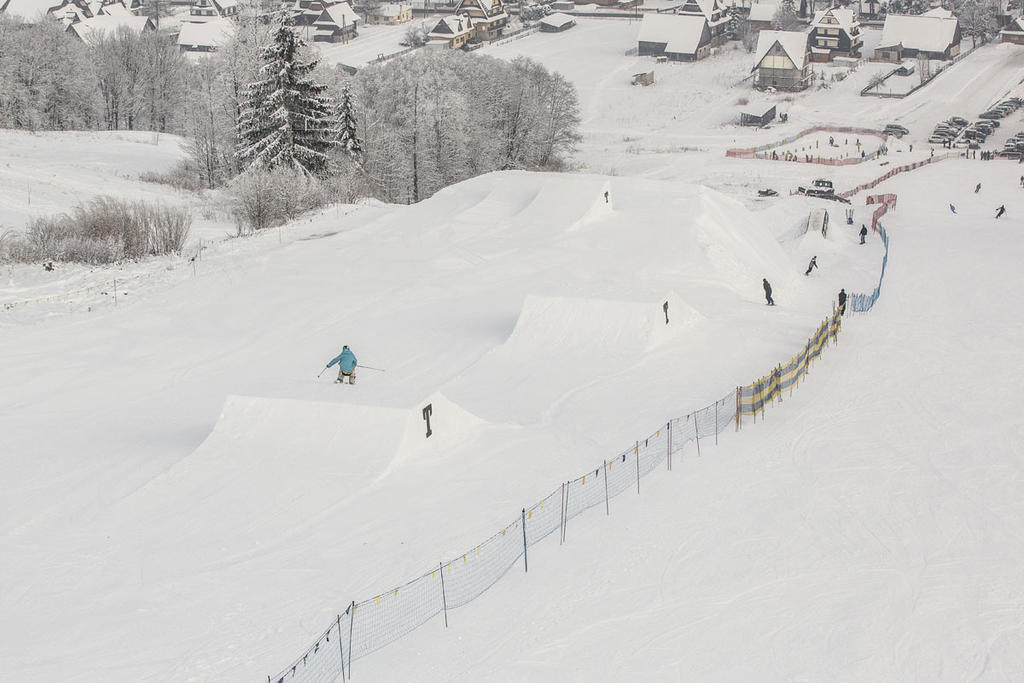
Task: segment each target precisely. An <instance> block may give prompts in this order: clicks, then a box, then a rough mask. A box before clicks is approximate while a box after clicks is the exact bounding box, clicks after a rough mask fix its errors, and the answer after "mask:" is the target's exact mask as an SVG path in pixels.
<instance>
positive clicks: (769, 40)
mask: <svg viewBox="0 0 1024 683" xmlns="http://www.w3.org/2000/svg"><path fill="white" fill-rule="evenodd" d="M775 43H778V44H779V45H780V46H782V49H783V50H784V51H785V52H786V54H787V55H789V58H790V59H791V60H793V64H794V65H795V66H796V68H798V69H803V68H804V64H806V61H807V34H806V33H804V32H803V31H767V30H765V31H760V32H759V33H758V35H757V49H756V50H754V69H756V68H757V67H758V65H760V64H761V60H762V59H764V56H765V55H766V54H768V51H769V50H771V49H772V46H773V45H775ZM751 70H753V69H751Z"/></svg>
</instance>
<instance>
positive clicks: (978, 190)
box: [974, 183, 981, 194]
mask: <svg viewBox="0 0 1024 683" xmlns="http://www.w3.org/2000/svg"><path fill="white" fill-rule="evenodd" d="M979 192H981V183H978V184H977V185H975V186H974V194H978V193H979Z"/></svg>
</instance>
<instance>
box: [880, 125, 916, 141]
mask: <svg viewBox="0 0 1024 683" xmlns="http://www.w3.org/2000/svg"><path fill="white" fill-rule="evenodd" d="M882 132H883V133H885V134H886V135H892V136H893V137H897V138H901V137H903V136H904V135H908V134H909V133H910V131H909V130H908V129H907V127H906V126H901V125H900V124H898V123H887V124H886V125H885V128H883V129H882Z"/></svg>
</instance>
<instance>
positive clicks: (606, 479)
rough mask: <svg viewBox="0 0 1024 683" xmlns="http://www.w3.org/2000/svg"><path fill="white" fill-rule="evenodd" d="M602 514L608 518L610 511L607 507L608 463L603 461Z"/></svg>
mask: <svg viewBox="0 0 1024 683" xmlns="http://www.w3.org/2000/svg"><path fill="white" fill-rule="evenodd" d="M604 514H605V516H608V515H610V514H612V513H611V510H610V509H609V507H608V461H607V460H605V461H604Z"/></svg>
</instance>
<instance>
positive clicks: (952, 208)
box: [949, 204, 956, 213]
mask: <svg viewBox="0 0 1024 683" xmlns="http://www.w3.org/2000/svg"><path fill="white" fill-rule="evenodd" d="M949 210H950V211H952V212H953V213H956V207H955V206H953V205H952V204H950V205H949Z"/></svg>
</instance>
